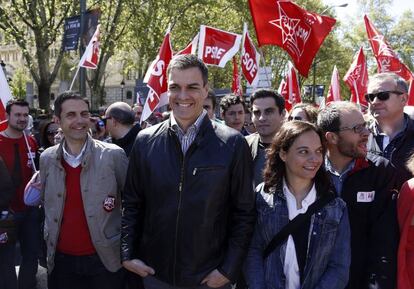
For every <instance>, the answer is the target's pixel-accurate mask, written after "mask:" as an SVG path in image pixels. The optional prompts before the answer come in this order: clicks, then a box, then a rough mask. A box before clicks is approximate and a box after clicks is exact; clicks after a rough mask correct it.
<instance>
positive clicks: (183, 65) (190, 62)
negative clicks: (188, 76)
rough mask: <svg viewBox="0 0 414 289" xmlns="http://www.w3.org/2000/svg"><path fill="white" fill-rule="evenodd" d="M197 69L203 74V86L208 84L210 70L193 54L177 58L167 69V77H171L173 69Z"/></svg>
mask: <svg viewBox="0 0 414 289" xmlns="http://www.w3.org/2000/svg"><path fill="white" fill-rule="evenodd" d="M193 67H196V68H198V69H199V70H200V72H201V77H202V78H203V85H206V84H207V83H208V68H207V66H206V65H205V64H204V62H203V61H202V60H201V59H199V58H198V57H197V56H195V55H193V54H185V55H178V56H175V57H174V58H173V59H172V60H171V62H170V64H169V65H168V68H167V75H170V72H171V70H172V69H174V68H175V69H178V70H184V69H188V68H193Z"/></svg>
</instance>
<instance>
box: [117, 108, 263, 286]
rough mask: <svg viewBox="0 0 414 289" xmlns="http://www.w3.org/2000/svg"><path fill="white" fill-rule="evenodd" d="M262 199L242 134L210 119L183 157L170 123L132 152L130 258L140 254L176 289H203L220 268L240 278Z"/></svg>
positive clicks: (127, 226)
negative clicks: (256, 191) (255, 187)
mask: <svg viewBox="0 0 414 289" xmlns="http://www.w3.org/2000/svg"><path fill="white" fill-rule="evenodd" d="M254 202H255V196H254V190H253V185H252V159H251V153H250V150H249V147H248V145H247V143H246V141H245V139H244V138H243V136H242V135H241V134H239V133H237V132H236V131H235V130H232V129H230V128H228V127H226V126H224V125H221V124H217V123H213V124H212V122H211V121H210V120H209V119H208V117H207V116H206V117H205V118H204V120H203V122H202V124H201V127H200V130H199V132H198V134H197V136H196V138H195V140H194V142H193V143H192V145H191V146H190V148H189V149H188V151H187V153H186V154H185V156H183V154H182V152H181V146H180V143H179V140H178V138H177V136H176V135H175V133H174V132H173V130H172V129H171V126H170V120H167V121H164V122H163V123H161V124H158V125H156V126H153V127H150V128H148V129H145V130H143V131H141V132H140V133H139V134H138V137H137V140H136V142H135V144H134V148H133V150H132V152H131V155H130V162H129V168H128V174H127V180H126V185H125V190H124V197H123V217H122V231H121V255H122V260H130V259H133V258H136V257H138V258H139V259H141V260H143V261H144V262H145V263H146V264H147V265H149V266H151V267H153V268H154V270H155V277H156V278H158V279H159V280H162V281H164V282H167V283H169V284H172V285H174V286H196V285H198V284H200V282H201V281H202V280H203V278H204V277H206V275H207V274H208V273H210V272H211V271H212V270H214V269H218V270H219V271H220V272H221V273H222V274H223V275H225V276H226V277H227V278H228V279H230V280H232V281H234V280H235V279H236V278H237V275H238V272H239V271H240V269H241V265H242V262H243V259H244V257H245V254H246V252H247V249H248V245H249V242H250V238H251V235H252V231H253V226H254V223H255V207H254ZM135 252H137V255H135V254H134V253H135Z"/></svg>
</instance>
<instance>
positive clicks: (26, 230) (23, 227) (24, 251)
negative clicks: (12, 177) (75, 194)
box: [0, 207, 41, 289]
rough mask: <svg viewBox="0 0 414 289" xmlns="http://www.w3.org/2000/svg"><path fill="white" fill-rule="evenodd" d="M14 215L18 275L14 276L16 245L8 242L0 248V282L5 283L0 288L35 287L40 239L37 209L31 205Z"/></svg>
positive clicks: (24, 288)
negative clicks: (18, 256)
mask: <svg viewBox="0 0 414 289" xmlns="http://www.w3.org/2000/svg"><path fill="white" fill-rule="evenodd" d="M14 216H15V220H16V225H17V241H18V242H19V245H20V255H21V260H20V269H19V277H18V278H17V277H16V270H15V260H16V258H15V251H16V245H15V244H9V245H7V246H4V247H3V248H1V249H0V251H1V253H0V255H1V257H0V259H1V260H0V263H1V264H0V267H1V270H0V271H1V273H0V277H1V278H0V280H1V281H0V283H1V282H4V283H5V284H7V285H6V286H5V287H0V288H19V289H35V288H36V273H37V265H38V255H39V248H40V240H41V236H40V215H39V209H38V208H35V207H31V208H29V209H27V210H26V211H24V212H18V213H15V214H14ZM3 277H4V278H3ZM16 280H17V281H16ZM16 284H18V287H16V286H17V285H16Z"/></svg>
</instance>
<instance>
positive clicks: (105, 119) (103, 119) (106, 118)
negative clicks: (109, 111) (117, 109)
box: [98, 116, 112, 126]
mask: <svg viewBox="0 0 414 289" xmlns="http://www.w3.org/2000/svg"><path fill="white" fill-rule="evenodd" d="M108 119H112V117H111V116H108V117H104V118H102V119H101V121H102V122H103V124H104V126H106V121H107V120H108ZM98 123H99V122H98Z"/></svg>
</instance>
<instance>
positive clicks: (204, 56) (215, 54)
mask: <svg viewBox="0 0 414 289" xmlns="http://www.w3.org/2000/svg"><path fill="white" fill-rule="evenodd" d="M241 38H242V37H241V35H239V34H235V33H231V32H227V31H224V30H220V29H216V28H213V27H209V26H205V25H201V26H200V40H199V42H198V58H200V59H201V60H203V61H204V63H205V64H209V65H216V66H219V67H222V68H223V67H224V66H226V63H227V61H229V60H230V59H232V58H233V56H234V55H235V54H236V53H237V52H238V51H239V49H240V43H241Z"/></svg>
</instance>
